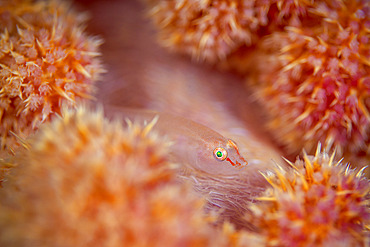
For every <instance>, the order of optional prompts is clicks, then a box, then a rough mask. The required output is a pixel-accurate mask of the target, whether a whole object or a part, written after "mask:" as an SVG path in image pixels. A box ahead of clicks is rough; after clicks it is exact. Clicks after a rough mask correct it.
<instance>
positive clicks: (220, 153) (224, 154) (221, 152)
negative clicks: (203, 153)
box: [213, 148, 227, 161]
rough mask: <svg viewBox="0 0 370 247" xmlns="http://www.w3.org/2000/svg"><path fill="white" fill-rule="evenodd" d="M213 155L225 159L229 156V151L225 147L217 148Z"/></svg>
mask: <svg viewBox="0 0 370 247" xmlns="http://www.w3.org/2000/svg"><path fill="white" fill-rule="evenodd" d="M213 155H214V156H215V158H216V159H218V160H221V161H223V160H225V159H226V158H227V151H226V150H225V149H224V148H215V149H214V150H213Z"/></svg>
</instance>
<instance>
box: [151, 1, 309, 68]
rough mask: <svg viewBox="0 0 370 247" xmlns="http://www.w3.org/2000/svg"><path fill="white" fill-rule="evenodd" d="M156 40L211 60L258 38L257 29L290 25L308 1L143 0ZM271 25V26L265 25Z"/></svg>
mask: <svg viewBox="0 0 370 247" xmlns="http://www.w3.org/2000/svg"><path fill="white" fill-rule="evenodd" d="M146 2H147V4H148V8H149V15H150V16H151V17H152V19H153V21H154V23H155V25H156V26H157V27H158V29H159V38H160V43H161V44H162V45H163V46H165V47H168V48H170V49H172V50H174V51H177V52H180V53H185V54H189V55H191V56H192V57H193V58H194V59H196V60H206V61H207V62H210V63H214V62H217V61H218V60H223V59H225V58H226V57H227V56H228V55H229V54H230V53H232V52H233V51H235V50H237V49H238V48H239V47H241V46H250V45H252V44H255V43H256V42H257V41H258V37H259V36H260V33H261V32H262V33H263V32H264V31H263V30H261V29H262V28H263V27H267V26H269V25H270V24H271V25H274V26H278V25H283V24H285V25H286V24H292V25H293V24H294V23H296V22H298V21H297V18H298V16H301V15H305V14H306V12H307V6H309V2H308V1H261V0H256V1H235V0H183V1H166V0H146ZM269 28H271V27H269Z"/></svg>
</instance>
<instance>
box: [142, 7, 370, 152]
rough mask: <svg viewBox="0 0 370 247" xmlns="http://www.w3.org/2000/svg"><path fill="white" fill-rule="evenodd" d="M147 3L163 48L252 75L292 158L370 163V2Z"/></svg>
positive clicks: (272, 127) (273, 129) (275, 130)
mask: <svg viewBox="0 0 370 247" xmlns="http://www.w3.org/2000/svg"><path fill="white" fill-rule="evenodd" d="M147 2H148V6H149V10H150V15H151V17H152V19H153V20H154V22H155V24H156V26H158V28H159V31H158V33H159V37H160V40H161V41H160V42H161V43H162V44H164V45H165V46H167V47H169V48H171V49H173V50H175V51H178V52H180V53H186V54H190V55H191V56H192V57H193V58H201V59H204V60H206V61H207V62H210V63H217V64H218V65H219V66H221V67H226V68H228V69H233V70H236V71H238V72H240V73H241V74H243V75H248V76H249V77H248V81H249V82H250V81H253V82H254V84H255V85H256V87H255V89H256V91H257V92H256V95H257V96H258V99H259V100H260V102H261V104H262V105H263V106H265V107H266V109H267V111H266V112H267V115H269V116H270V117H271V118H270V122H269V124H268V126H269V128H270V130H271V132H272V133H273V134H274V135H275V137H276V139H277V140H278V141H279V143H280V144H281V145H282V146H283V145H284V146H286V147H287V148H286V150H287V153H289V154H297V153H298V152H300V151H301V150H302V148H305V149H306V150H307V152H309V153H310V152H313V151H314V149H315V147H316V145H317V143H318V141H321V142H322V143H323V144H324V145H325V147H327V148H328V149H329V148H330V147H337V153H338V154H346V153H347V154H348V155H346V158H347V156H348V157H349V156H363V155H368V157H369V155H370V113H369V111H370V78H369V74H370V67H369V66H370V61H369V57H370V49H369V47H370V46H369V39H370V35H369V30H370V6H369V1H367V0H358V1H350V0H345V1H340V0H335V1H326V0H320V1H304V0H302V1H262V0H255V1H233V0H218V1H207V0H205V1H201V0H184V1H164V0H147ZM251 44H255V45H253V46H250V45H251ZM248 46H249V47H248ZM257 67H259V68H260V69H258V68H257ZM255 74H258V75H257V76H256V77H254V76H253V77H252V76H251V75H255Z"/></svg>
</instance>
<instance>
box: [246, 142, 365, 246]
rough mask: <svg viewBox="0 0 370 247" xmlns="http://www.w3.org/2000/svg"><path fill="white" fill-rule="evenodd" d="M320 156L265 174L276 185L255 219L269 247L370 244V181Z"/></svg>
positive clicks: (262, 199)
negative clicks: (286, 168)
mask: <svg viewBox="0 0 370 247" xmlns="http://www.w3.org/2000/svg"><path fill="white" fill-rule="evenodd" d="M334 156H335V155H334V154H333V155H331V156H329V155H328V154H327V153H325V152H320V146H319V147H318V149H317V152H316V154H315V156H308V155H306V154H304V158H303V159H302V160H301V159H297V161H296V162H295V164H293V163H290V162H289V163H290V165H291V167H292V169H291V170H285V169H282V168H280V169H277V170H276V171H275V174H273V175H268V174H266V179H267V180H268V181H269V183H270V184H271V185H272V188H271V189H270V190H267V191H266V193H265V196H263V197H261V198H260V200H261V201H262V202H261V203H259V204H256V205H253V206H252V210H253V212H254V216H252V218H251V220H252V222H253V223H254V224H256V226H258V227H259V228H260V229H261V232H260V233H259V234H260V235H261V237H263V238H265V239H266V241H267V242H266V243H267V244H268V245H269V246H365V245H366V244H367V243H368V241H369V232H368V231H369V224H370V209H369V198H370V197H369V191H370V183H369V180H368V179H367V178H366V177H365V176H364V175H363V174H362V172H363V169H362V170H360V171H358V172H356V171H354V170H352V169H350V167H349V165H347V166H346V165H344V164H342V163H341V161H339V162H336V161H335V160H334Z"/></svg>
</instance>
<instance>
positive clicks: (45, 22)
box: [0, 0, 103, 152]
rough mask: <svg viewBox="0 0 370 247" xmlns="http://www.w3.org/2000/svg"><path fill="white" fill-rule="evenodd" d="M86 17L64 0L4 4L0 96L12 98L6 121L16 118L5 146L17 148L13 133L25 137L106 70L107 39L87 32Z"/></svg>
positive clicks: (4, 130) (5, 131)
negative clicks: (102, 51)
mask: <svg viewBox="0 0 370 247" xmlns="http://www.w3.org/2000/svg"><path fill="white" fill-rule="evenodd" d="M85 19H86V18H85V15H84V14H79V13H75V12H73V11H72V10H71V9H69V6H67V5H65V4H63V3H62V2H61V1H26V0H24V1H16V3H14V2H12V1H5V2H3V4H2V5H0V32H1V36H0V85H1V88H2V89H1V94H0V100H1V101H2V102H7V103H6V105H4V107H2V108H1V109H0V111H1V113H2V114H1V116H2V119H1V121H2V123H4V122H9V121H12V122H13V124H12V125H4V124H1V125H0V132H1V136H2V140H1V143H0V146H1V150H4V149H5V150H7V151H8V152H9V151H13V149H14V148H15V147H16V146H17V145H16V139H15V137H14V135H13V134H11V132H13V133H15V134H16V135H18V136H20V137H22V138H24V137H26V136H27V135H28V134H30V133H32V132H33V131H34V129H35V128H37V127H38V126H39V125H40V124H41V122H43V121H45V120H47V119H49V118H50V117H51V116H52V115H53V113H58V112H60V108H61V106H62V105H63V104H68V105H75V103H76V101H79V100H81V99H83V98H86V97H90V95H91V94H92V93H93V86H92V85H93V83H94V82H95V81H96V80H97V79H98V77H99V75H100V74H101V72H103V70H102V67H101V65H100V61H99V59H97V56H98V55H100V54H99V52H98V47H99V45H100V43H101V41H100V40H99V39H97V38H94V37H89V36H87V35H86V34H85V33H84V32H83V24H84V22H85ZM21 117H22V119H20V118H21ZM7 119H9V121H7ZM30 126H31V127H30Z"/></svg>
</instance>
